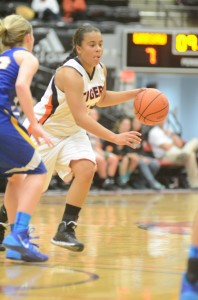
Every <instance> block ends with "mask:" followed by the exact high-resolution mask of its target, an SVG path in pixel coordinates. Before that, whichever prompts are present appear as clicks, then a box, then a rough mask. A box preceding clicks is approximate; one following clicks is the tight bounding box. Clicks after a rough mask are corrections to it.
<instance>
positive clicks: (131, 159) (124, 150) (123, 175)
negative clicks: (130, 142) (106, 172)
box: [113, 117, 139, 188]
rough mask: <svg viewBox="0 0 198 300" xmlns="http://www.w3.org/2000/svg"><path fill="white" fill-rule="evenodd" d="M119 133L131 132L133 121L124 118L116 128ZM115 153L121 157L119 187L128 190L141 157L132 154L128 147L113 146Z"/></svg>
mask: <svg viewBox="0 0 198 300" xmlns="http://www.w3.org/2000/svg"><path fill="white" fill-rule="evenodd" d="M115 127H116V128H115V130H116V132H118V133H123V132H126V131H127V130H131V119H130V118H129V117H124V118H122V119H121V120H119V121H118V122H117V124H116V126H115ZM113 152H114V153H115V154H117V155H119V157H120V163H119V186H120V187H121V188H127V187H128V182H129V179H130V177H131V174H132V173H133V172H134V171H135V170H136V168H137V166H138V163H139V156H138V155H137V154H136V153H135V152H132V151H131V149H130V148H129V147H127V146H113Z"/></svg>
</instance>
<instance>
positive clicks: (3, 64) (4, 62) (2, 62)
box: [0, 56, 11, 69]
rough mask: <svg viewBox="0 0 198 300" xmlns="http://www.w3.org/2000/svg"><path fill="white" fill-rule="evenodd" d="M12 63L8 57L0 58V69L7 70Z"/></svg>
mask: <svg viewBox="0 0 198 300" xmlns="http://www.w3.org/2000/svg"><path fill="white" fill-rule="evenodd" d="M10 63H11V61H10V58H9V57H8V56H3V57H0V69H6V68H7V67H8V66H9V64H10Z"/></svg>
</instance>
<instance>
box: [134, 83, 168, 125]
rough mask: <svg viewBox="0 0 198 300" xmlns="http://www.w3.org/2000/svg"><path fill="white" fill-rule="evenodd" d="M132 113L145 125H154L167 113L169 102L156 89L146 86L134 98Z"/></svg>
mask: <svg viewBox="0 0 198 300" xmlns="http://www.w3.org/2000/svg"><path fill="white" fill-rule="evenodd" d="M133 109H134V114H135V116H136V118H138V120H139V121H140V122H141V123H143V124H145V125H149V126H152V125H156V124H158V123H160V122H162V121H163V120H164V119H165V118H166V117H167V115H168V111H169V102H168V99H167V97H166V96H165V95H164V94H163V93H162V92H161V91H159V90H158V89H153V88H146V89H144V90H142V91H141V92H140V93H138V94H137V96H136V97H135V98H134V105H133Z"/></svg>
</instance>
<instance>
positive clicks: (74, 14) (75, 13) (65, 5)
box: [62, 0, 87, 22]
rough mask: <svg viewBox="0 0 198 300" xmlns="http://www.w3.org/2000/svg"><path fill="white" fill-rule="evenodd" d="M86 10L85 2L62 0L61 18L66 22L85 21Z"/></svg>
mask: <svg viewBox="0 0 198 300" xmlns="http://www.w3.org/2000/svg"><path fill="white" fill-rule="evenodd" d="M86 9H87V4H86V1H85V0H62V10H63V17H64V20H65V21H66V22H73V21H77V20H82V19H85V16H86V14H85V12H86Z"/></svg>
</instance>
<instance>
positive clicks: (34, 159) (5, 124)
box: [0, 47, 46, 176]
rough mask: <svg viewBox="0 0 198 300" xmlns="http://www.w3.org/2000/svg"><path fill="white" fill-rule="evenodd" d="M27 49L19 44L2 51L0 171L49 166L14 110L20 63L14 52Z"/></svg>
mask: <svg viewBox="0 0 198 300" xmlns="http://www.w3.org/2000/svg"><path fill="white" fill-rule="evenodd" d="M18 50H25V49H24V48H22V47H16V48H13V49H10V50H7V51H5V52H4V53H2V54H1V55H0V175H3V176H11V175H12V174H16V173H25V174H42V173H46V168H45V166H44V164H43V162H42V160H41V157H40V155H39V154H38V152H37V151H36V150H35V147H34V145H33V143H32V141H31V139H30V137H29V136H28V134H27V132H26V129H25V128H24V127H23V126H22V125H21V124H20V123H19V122H18V120H17V119H16V117H15V116H14V114H13V112H12V106H13V105H14V97H15V96H16V89H15V84H16V80H17V76H18V72H19V67H20V66H19V65H18V64H17V63H16V61H15V59H14V57H13V55H14V52H15V51H18Z"/></svg>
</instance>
